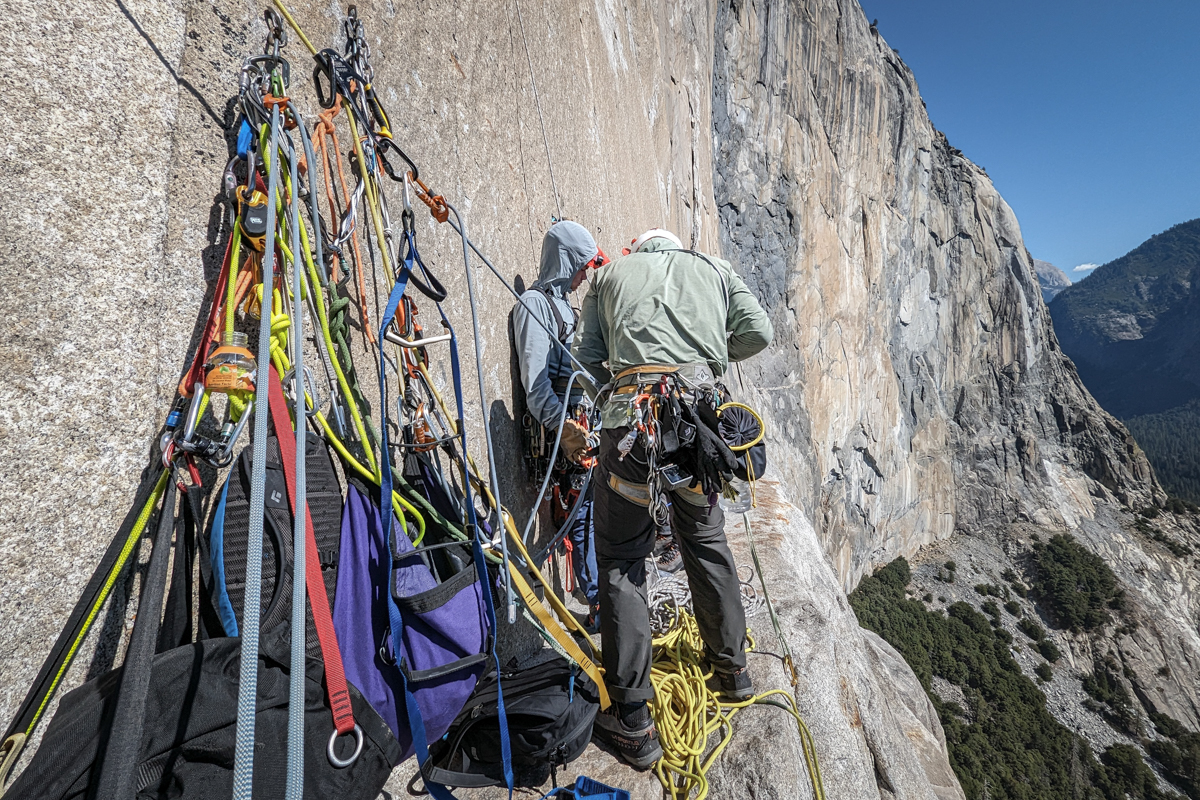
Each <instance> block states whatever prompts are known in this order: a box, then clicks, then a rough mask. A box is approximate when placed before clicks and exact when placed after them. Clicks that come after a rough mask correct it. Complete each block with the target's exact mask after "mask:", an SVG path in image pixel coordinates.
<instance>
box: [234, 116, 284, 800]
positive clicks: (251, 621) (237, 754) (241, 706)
mask: <svg viewBox="0 0 1200 800" xmlns="http://www.w3.org/2000/svg"><path fill="white" fill-rule="evenodd" d="M279 128H280V122H279V106H278V105H276V106H272V108H271V150H270V156H269V158H267V159H265V163H268V164H270V165H271V172H270V176H269V177H268V180H267V198H268V200H267V233H266V239H265V242H266V244H265V246H264V247H263V251H264V252H263V259H262V279H263V280H262V285H263V293H262V303H261V309H260V311H259V313H260V314H261V321H260V324H259V326H258V380H257V382H256V385H255V387H254V461H253V463H252V466H251V469H250V525H249V528H248V529H247V534H246V582H245V587H246V590H245V602H244V607H243V609H242V630H241V634H242V663H241V665H240V670H239V676H238V706H237V738H236V739H235V741H234V750H233V800H251V794H252V792H253V784H254V721H255V720H254V714H255V698H256V697H257V695H258V637H259V615H260V613H261V609H260V607H259V606H260V604H261V602H262V601H261V598H262V545H263V541H262V540H263V513H264V500H265V496H266V488H267V436H268V434H269V428H268V426H269V425H270V424H271V417H270V408H269V407H268V403H270V400H269V399H268V397H269V395H268V392H269V387H270V385H271V382H270V381H269V380H268V379H267V373H268V370H269V369H270V363H271V299H272V297H271V296H272V294H273V292H272V291H271V287H272V286H273V285H274V283H275V228H276V223H277V220H276V218H275V203H276V200H277V198H278V196H279V164H278V161H279Z"/></svg>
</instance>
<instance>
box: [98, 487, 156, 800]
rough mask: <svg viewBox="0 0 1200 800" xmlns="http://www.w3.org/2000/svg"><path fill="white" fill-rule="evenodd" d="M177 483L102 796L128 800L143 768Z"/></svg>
mask: <svg viewBox="0 0 1200 800" xmlns="http://www.w3.org/2000/svg"><path fill="white" fill-rule="evenodd" d="M175 494H176V490H175V482H174V481H169V482H168V484H167V493H166V496H164V497H163V504H162V510H161V511H160V512H159V521H158V532H157V534H156V535H155V537H154V547H153V549H152V550H151V553H150V564H149V567H148V568H147V570H146V578H145V581H144V582H143V584H142V597H141V599H140V600H139V601H138V613H137V621H136V622H135V623H134V625H133V633H131V634H130V635H129V648H128V649H127V650H126V652H125V662H124V665H123V667H122V670H121V688H120V690H119V691H118V693H117V702H116V709H115V711H114V712H113V718H112V728H111V730H112V735H111V737H110V738H109V740H108V745H107V747H106V748H105V750H104V759H103V762H102V763H101V766H100V783H99V788H98V789H97V791H96V797H103V798H114V800H124V799H125V798H130V797H133V796H134V794H135V790H136V788H137V781H136V778H137V768H138V761H139V760H140V757H141V752H142V728H143V725H144V723H145V719H146V696H147V695H148V694H149V693H150V668H151V665H152V662H153V660H154V651H155V647H156V645H157V643H158V633H159V630H160V626H161V624H162V607H163V596H164V595H165V594H166V588H167V569H168V564H169V560H170V550H171V534H172V532H173V531H174V529H175Z"/></svg>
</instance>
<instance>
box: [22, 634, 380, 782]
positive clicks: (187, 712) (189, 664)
mask: <svg viewBox="0 0 1200 800" xmlns="http://www.w3.org/2000/svg"><path fill="white" fill-rule="evenodd" d="M289 634H290V631H289V629H288V626H287V625H286V624H283V625H279V626H277V627H276V628H275V629H274V630H273V631H271V632H269V633H268V634H267V635H265V636H263V638H262V640H261V644H260V649H259V657H258V706H257V713H256V714H255V725H254V739H255V753H254V796H255V797H276V796H282V793H283V786H284V785H285V783H286V774H287V728H288V725H287V715H288V662H289ZM240 662H241V639H235V638H220V639H208V640H205V641H201V642H197V643H196V644H191V645H186V646H184V647H177V648H175V649H174V650H168V651H167V652H165V653H162V654H160V655H157V656H155V657H154V663H153V666H152V669H151V673H150V691H149V693H148V695H147V697H146V716H145V725H144V726H143V728H142V730H141V751H140V754H139V756H138V760H137V772H136V785H135V787H134V790H135V793H136V794H135V796H136V797H137V798H139V800H145V799H148V798H156V800H157V799H159V798H186V799H187V800H202V799H203V800H208V799H209V798H212V799H213V800H228V798H229V797H230V795H231V793H232V791H233V751H234V738H235V734H236V729H237V687H238V668H239V667H238V665H239V664H240ZM122 671H123V668H122V669H116V670H113V671H112V672H108V673H106V674H104V675H101V676H100V677H99V678H96V679H94V680H92V681H89V682H88V683H85V684H84V685H83V686H80V687H79V688H78V689H75V690H74V691H72V692H70V693H68V694H67V695H65V696H64V697H63V699H62V703H61V705H60V706H59V708H58V711H57V713H55V715H54V719H53V720H52V721H51V722H50V725H49V727H48V728H47V729H46V735H45V738H44V739H43V740H42V744H41V747H39V748H38V750H37V753H36V755H35V756H34V758H33V761H32V762H30V764H29V766H28V768H26V769H25V771H24V772H22V773H21V775H20V776H19V777H18V778H17V780H16V781H15V782H14V783H13V784H12V785H11V786H10V787H9V789H8V791H7V792H6V794H7V795H8V796H9V797H14V798H17V797H19V798H23V799H24V798H39V799H40V800H82V798H85V797H88V796H89V794H92V793H94V792H95V790H96V786H95V784H96V782H97V779H98V777H99V775H98V773H99V771H100V770H99V764H98V762H99V760H100V755H99V754H101V753H103V752H104V751H105V749H106V744H107V740H108V738H109V736H110V735H111V727H110V725H111V722H110V720H111V716H112V713H113V708H114V706H115V703H116V699H117V694H118V689H119V687H120V685H121V677H122V674H121V673H122ZM305 678H306V680H305V686H304V699H305V703H304V707H305V713H304V742H305V746H304V796H305V797H336V798H346V799H349V798H361V799H362V800H374V798H376V797H378V795H379V790H380V789H381V788H383V784H384V782H385V781H386V780H387V778H388V775H389V774H390V773H391V771H392V767H393V766H394V765H395V763H396V762H397V761H398V760H399V759H400V745H399V744H398V743H397V742H396V740H395V739H394V738H393V737H392V735H391V732H390V731H389V730H388V728H387V725H385V724H384V722H383V720H382V719H380V718H379V715H378V714H376V713H375V711H374V710H373V709H372V708H371V706H370V705H369V704H368V703H367V702H366V701H365V700H364V699H363V698H362V695H360V694H359V693H358V691H357V690H356V689H355V688H354V687H353V686H351V687H350V697H351V703H352V705H353V707H354V719H355V721H356V722H357V723H358V725H359V727H360V728H361V729H362V733H363V744H362V750H361V752H360V753H359V756H358V758H357V759H355V761H354V763H353V764H352V765H350V766H349V767H346V768H344V769H338V768H336V767H334V766H333V765H332V764H331V763H330V761H329V757H328V754H327V752H326V750H327V747H328V745H329V741H330V736H331V734H332V733H333V716H332V713H331V712H330V710H329V704H328V699H327V698H326V695H325V689H324V678H325V671H324V666H323V665H322V662H321V661H320V660H319V659H315V658H309V659H308V662H307V667H306V670H305ZM355 745H356V737H354V736H343V737H341V738H339V739H338V740H337V742H336V749H337V752H336V755H337V756H338V757H339V758H349V756H350V755H351V753H353V751H354V749H355ZM106 800H107V799H106Z"/></svg>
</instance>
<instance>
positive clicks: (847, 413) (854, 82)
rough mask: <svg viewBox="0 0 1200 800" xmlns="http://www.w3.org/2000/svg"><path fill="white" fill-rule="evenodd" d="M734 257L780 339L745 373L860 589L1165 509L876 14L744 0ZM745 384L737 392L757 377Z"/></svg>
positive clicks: (734, 66)
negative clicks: (967, 538)
mask: <svg viewBox="0 0 1200 800" xmlns="http://www.w3.org/2000/svg"><path fill="white" fill-rule="evenodd" d="M716 31H717V45H716V52H715V67H714V73H713V126H714V137H715V139H714V147H715V148H716V157H715V158H714V163H715V164H716V166H717V172H716V178H715V181H714V183H715V193H716V202H717V206H718V209H719V213H720V216H721V237H722V243H723V246H724V248H725V253H726V255H727V256H729V257H730V258H732V259H733V260H734V262H735V263H736V264H738V265H739V266H740V268H741V272H742V274H743V275H744V276H745V277H746V280H747V282H748V284H749V285H750V286H751V288H752V289H754V290H755V291H756V292H757V293H758V294H759V296H761V297H763V298H764V299H765V302H766V303H767V305H768V308H769V310H770V313H771V317H772V321H773V322H774V323H775V330H776V339H777V341H776V345H775V346H774V347H772V348H771V350H770V351H769V352H768V353H767V354H766V355H765V356H763V357H761V358H758V359H756V360H754V361H753V362H752V363H750V364H747V365H746V366H745V367H744V369H743V370H742V373H741V376H740V378H741V380H742V382H743V383H744V385H745V386H746V387H747V391H748V392H749V393H751V394H753V396H754V397H755V398H756V400H757V401H758V404H759V405H760V406H761V407H762V408H763V409H764V410H766V411H767V413H768V414H769V416H770V422H771V429H772V430H773V431H775V432H776V437H777V441H778V444H779V446H777V448H776V451H777V452H779V453H780V457H779V458H777V459H776V460H775V462H774V463H775V464H776V465H777V466H778V467H779V472H778V473H776V474H777V475H782V476H783V477H784V479H785V480H786V482H787V483H788V484H789V485H790V486H791V487H793V489H794V490H795V492H796V493H797V499H798V501H799V504H800V505H801V506H802V507H803V508H805V509H808V510H810V511H811V513H812V514H813V516H814V523H815V524H816V526H817V530H818V532H819V534H820V535H821V537H822V540H823V541H824V542H825V547H826V552H827V553H828V554H829V555H830V557H831V558H832V559H833V561H834V563H835V565H836V567H837V570H838V574H839V575H840V576H841V578H842V581H843V585H844V586H845V587H847V588H850V587H852V586H853V585H854V584H855V583H856V581H857V580H858V578H859V577H861V576H862V575H863V574H864V573H866V572H869V571H870V570H871V569H872V568H873V567H875V566H878V565H880V564H882V563H884V562H886V561H890V560H891V559H893V558H894V557H896V556H897V555H911V554H913V553H914V552H916V551H917V550H918V549H919V548H920V547H921V546H922V545H925V544H928V543H930V542H934V541H937V540H940V539H945V538H947V537H949V536H951V535H952V534H954V533H955V532H956V531H959V532H977V531H981V530H985V529H988V528H990V527H995V526H996V525H998V524H1003V523H1005V522H1006V521H1009V520H1012V519H1017V518H1022V517H1024V518H1029V519H1034V520H1037V521H1044V522H1046V523H1048V524H1057V525H1062V524H1068V523H1069V521H1070V520H1071V519H1073V518H1075V517H1077V516H1079V514H1080V511H1079V506H1078V504H1077V503H1076V502H1075V498H1074V497H1073V495H1071V493H1070V492H1064V491H1063V490H1062V487H1061V479H1060V476H1063V475H1066V476H1069V480H1071V481H1074V480H1076V478H1078V480H1079V481H1081V483H1080V487H1081V489H1082V492H1083V494H1084V496H1085V498H1084V499H1086V496H1088V495H1096V496H1098V497H1105V498H1114V499H1115V500H1116V501H1118V502H1120V503H1125V504H1131V503H1135V502H1138V503H1140V502H1149V501H1150V500H1151V499H1152V498H1153V497H1155V496H1157V495H1158V494H1160V491H1161V490H1160V489H1159V488H1158V486H1157V484H1156V482H1155V480H1154V477H1153V475H1152V472H1151V470H1150V468H1149V466H1148V464H1147V462H1146V460H1145V457H1144V456H1143V455H1142V454H1141V453H1140V451H1138V449H1137V448H1136V446H1135V445H1134V443H1133V440H1132V439H1131V437H1130V436H1129V434H1128V433H1127V432H1126V431H1125V430H1124V428H1123V427H1122V426H1121V425H1120V424H1119V423H1117V422H1116V421H1115V420H1113V419H1112V418H1111V417H1110V416H1109V415H1108V414H1106V413H1105V412H1104V411H1103V410H1102V409H1101V408H1100V407H1099V406H1098V405H1097V404H1096V402H1095V401H1094V400H1093V399H1092V398H1091V396H1090V395H1089V394H1088V393H1087V391H1086V390H1085V389H1084V388H1083V385H1082V384H1081V383H1080V381H1079V377H1078V376H1077V374H1076V372H1075V369H1074V367H1073V365H1072V364H1071V362H1070V361H1069V360H1068V359H1067V357H1066V356H1065V355H1064V354H1063V353H1062V351H1061V350H1060V349H1059V347H1058V343H1057V341H1056V340H1055V337H1054V331H1053V329H1052V328H1051V324H1050V318H1049V315H1048V313H1047V311H1046V307H1045V305H1044V303H1043V302H1042V298H1041V292H1040V288H1039V285H1038V279H1037V276H1036V274H1035V272H1034V268H1033V264H1032V259H1031V258H1030V256H1029V254H1028V252H1027V251H1026V249H1025V247H1024V244H1023V242H1022V239H1021V231H1020V227H1019V225H1018V224H1017V220H1016V217H1015V216H1014V215H1013V212H1012V209H1011V208H1009V206H1008V204H1007V203H1005V202H1004V199H1003V198H1001V197H1000V195H999V194H998V193H997V192H996V189H995V187H994V186H993V185H992V182H991V180H990V179H989V178H988V176H987V174H986V173H985V172H984V171H983V170H982V169H981V168H979V167H977V166H976V165H974V164H973V163H971V162H970V161H969V160H968V159H967V158H965V157H964V156H963V154H962V153H961V152H959V151H958V150H956V149H955V148H953V147H951V146H950V144H949V143H948V142H947V141H946V138H945V137H944V136H943V135H942V134H941V133H940V132H938V131H937V130H936V129H935V128H934V127H933V124H932V123H931V122H930V120H929V117H928V115H927V114H926V112H925V107H924V104H923V103H922V102H921V98H920V96H919V94H918V92H917V83H916V79H915V78H914V76H913V74H912V72H911V71H910V70H909V69H908V67H907V66H905V64H904V62H902V61H901V60H900V58H899V56H898V55H897V54H896V53H895V52H894V51H893V50H892V49H891V48H890V47H889V46H888V45H887V43H886V42H885V41H884V40H883V38H882V37H881V36H880V35H879V34H878V32H877V31H876V30H874V29H872V28H870V26H869V24H868V21H867V19H866V17H865V16H864V15H863V12H862V10H861V9H860V8H859V7H858V6H857V5H856V4H853V3H841V2H834V0H806V1H805V2H797V3H791V4H787V5H786V6H781V5H779V4H775V3H769V2H765V0H759V1H758V2H755V0H746V1H745V2H737V3H732V4H725V3H722V4H721V5H720V7H719V9H718V12H717V23H716ZM734 384H735V385H736V384H737V380H736V379H735V380H734Z"/></svg>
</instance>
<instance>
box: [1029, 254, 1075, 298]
mask: <svg viewBox="0 0 1200 800" xmlns="http://www.w3.org/2000/svg"><path fill="white" fill-rule="evenodd" d="M1033 271H1034V272H1036V273H1037V278H1038V285H1039V286H1041V287H1042V300H1043V301H1045V302H1046V303H1047V304H1049V302H1050V301H1051V300H1053V299H1054V298H1055V297H1056V296H1057V295H1058V293H1059V292H1061V291H1062V290H1063V289H1065V288H1067V287H1068V286H1070V285H1071V279H1070V278H1068V277H1067V273H1065V272H1063V271H1062V270H1061V269H1059V268H1058V267H1056V266H1054V265H1053V264H1051V263H1050V262H1049V261H1042V260H1040V259H1037V258H1035V259H1033Z"/></svg>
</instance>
